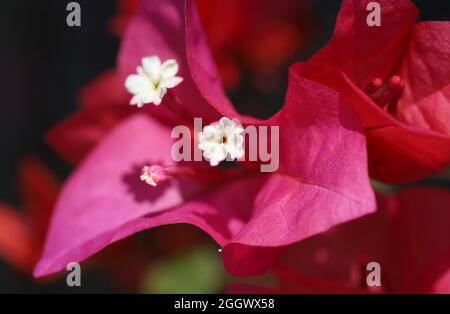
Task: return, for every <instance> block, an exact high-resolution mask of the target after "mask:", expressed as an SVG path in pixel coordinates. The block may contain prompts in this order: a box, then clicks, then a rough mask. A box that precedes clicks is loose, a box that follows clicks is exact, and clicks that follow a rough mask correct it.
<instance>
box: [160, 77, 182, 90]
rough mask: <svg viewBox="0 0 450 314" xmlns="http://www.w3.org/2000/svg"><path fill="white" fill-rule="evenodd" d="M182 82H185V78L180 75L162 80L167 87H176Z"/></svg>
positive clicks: (162, 84)
mask: <svg viewBox="0 0 450 314" xmlns="http://www.w3.org/2000/svg"><path fill="white" fill-rule="evenodd" d="M181 82H183V78H182V77H179V76H175V77H172V78H170V79H167V80H163V81H161V86H163V87H165V88H174V87H175V86H177V85H178V84H180V83H181Z"/></svg>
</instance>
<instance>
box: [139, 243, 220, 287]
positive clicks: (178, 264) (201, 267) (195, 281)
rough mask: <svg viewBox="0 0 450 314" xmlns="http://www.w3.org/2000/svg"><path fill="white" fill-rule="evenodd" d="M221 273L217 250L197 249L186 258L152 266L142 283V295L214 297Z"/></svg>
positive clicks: (164, 261)
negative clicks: (204, 294) (210, 295)
mask: <svg viewBox="0 0 450 314" xmlns="http://www.w3.org/2000/svg"><path fill="white" fill-rule="evenodd" d="M224 281H225V272H224V270H223V268H222V263H221V260H220V255H219V253H218V251H217V248H212V247H199V248H197V249H195V250H194V251H191V252H190V253H189V254H186V255H182V256H177V257H175V258H174V257H172V258H170V259H165V260H161V261H158V262H157V263H155V264H152V265H151V267H150V268H149V270H148V271H147V273H146V275H145V277H144V281H143V289H142V292H144V293H179V294H189V293H217V292H220V290H221V289H223V286H224Z"/></svg>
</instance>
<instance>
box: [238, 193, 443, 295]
mask: <svg viewBox="0 0 450 314" xmlns="http://www.w3.org/2000/svg"><path fill="white" fill-rule="evenodd" d="M377 201H378V205H379V206H378V207H379V209H378V211H377V213H375V214H372V215H368V216H365V217H363V218H361V219H358V220H355V221H352V222H349V223H346V224H343V225H340V226H338V227H336V228H334V229H332V230H330V231H329V232H327V233H324V234H322V235H318V236H315V237H313V238H310V239H308V240H305V241H303V242H301V243H298V244H296V245H292V246H289V247H287V248H286V249H285V250H284V251H283V253H282V254H281V255H280V256H279V259H278V261H277V266H276V267H275V270H276V274H277V277H278V279H279V281H280V285H279V287H278V288H277V289H278V290H275V291H278V292H284V293H448V292H449V291H450V290H449V287H450V284H449V280H450V211H448V204H449V202H450V192H449V191H447V190H445V189H434V188H425V187H418V188H411V189H407V190H404V191H401V192H399V193H398V194H397V195H391V196H381V195H379V196H378V198H377ZM369 262H377V263H379V264H380V267H381V268H380V269H381V273H380V274H381V287H368V286H367V283H366V277H367V275H368V274H369V273H370V271H367V270H366V266H367V264H368V263H369ZM261 289H262V288H258V290H256V291H260V290H261ZM230 292H246V293H251V292H253V288H252V287H246V286H234V287H233V288H232V289H231V291H230ZM272 292H274V291H272Z"/></svg>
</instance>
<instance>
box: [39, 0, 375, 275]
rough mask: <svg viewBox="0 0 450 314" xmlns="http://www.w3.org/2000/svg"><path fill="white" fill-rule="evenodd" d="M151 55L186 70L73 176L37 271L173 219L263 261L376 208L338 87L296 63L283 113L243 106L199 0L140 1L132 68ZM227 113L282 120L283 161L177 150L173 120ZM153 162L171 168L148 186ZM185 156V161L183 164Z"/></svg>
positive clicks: (127, 45)
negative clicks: (233, 159)
mask: <svg viewBox="0 0 450 314" xmlns="http://www.w3.org/2000/svg"><path fill="white" fill-rule="evenodd" d="M151 55H157V56H159V57H160V58H161V60H168V59H175V60H176V61H177V63H178V64H179V72H178V73H177V76H181V77H182V78H183V82H182V83H181V84H179V85H178V86H176V87H175V88H171V89H170V90H169V91H168V92H167V95H165V96H164V100H163V101H162V103H161V104H160V105H159V106H152V105H146V107H145V108H147V107H148V108H150V109H145V108H143V109H142V110H141V111H140V112H138V113H136V114H134V115H132V116H130V117H128V118H127V119H126V120H124V121H123V122H121V123H120V124H119V125H118V126H116V127H115V128H114V129H113V130H112V131H111V132H109V133H108V135H107V136H106V137H105V138H104V139H103V140H102V141H101V143H100V144H99V145H97V146H96V147H95V148H94V149H93V150H92V152H91V153H89V155H88V156H87V157H86V159H85V160H84V161H83V163H82V164H81V165H80V166H79V167H78V169H77V170H76V171H75V173H74V174H73V175H72V176H71V177H70V178H69V180H68V181H67V182H66V184H65V186H64V188H63V191H62V193H61V195H60V197H59V200H58V202H57V205H56V208H55V213H54V216H53V219H52V223H51V226H50V229H49V233H48V237H47V241H46V246H45V250H44V254H43V256H42V258H41V260H40V262H39V263H38V265H37V266H36V269H35V275H36V276H43V275H47V274H50V273H53V272H56V271H59V270H61V269H64V268H65V266H66V264H67V263H68V262H71V261H80V260H83V259H85V258H86V257H88V256H90V255H92V254H94V253H96V252H97V251H99V250H101V249H102V248H104V247H105V246H107V245H109V244H110V243H112V242H115V241H117V240H120V239H122V238H125V237H127V236H129V235H131V234H134V233H136V232H138V231H140V230H143V229H147V228H151V227H156V226H160V225H167V224H175V223H190V224H193V225H196V226H198V227H199V228H201V229H202V230H204V231H206V232H207V233H208V234H209V235H210V236H211V237H212V238H213V239H214V240H216V242H217V243H218V244H219V245H220V246H221V247H222V248H223V250H222V252H223V258H224V262H225V264H226V267H227V268H228V269H229V270H231V271H233V270H236V271H234V272H235V273H238V274H249V273H259V272H262V271H264V270H265V269H266V268H267V267H268V266H270V265H269V263H268V262H269V260H264V259H259V260H249V259H247V258H246V257H247V256H248V254H253V255H257V254H258V252H259V250H258V249H256V248H257V247H279V246H283V245H287V244H290V243H293V242H296V241H299V240H302V239H305V238H307V237H310V236H312V235H314V234H317V233H320V232H323V231H325V230H327V229H329V228H330V227H332V226H334V225H336V224H339V223H342V222H346V221H348V220H351V219H355V218H357V217H360V216H362V215H365V214H367V213H369V212H371V211H373V210H374V207H375V205H374V197H373V193H372V190H371V188H370V184H369V181H368V174H367V168H366V162H367V160H366V152H365V140H364V135H363V134H362V131H361V129H360V126H359V123H358V120H357V119H356V117H355V116H354V114H353V113H352V112H351V110H350V108H349V105H348V104H346V103H345V102H343V100H342V99H341V98H340V97H339V96H338V94H337V93H336V92H334V91H333V90H331V89H329V88H327V87H324V86H322V85H319V84H316V83H314V82H311V81H307V80H304V79H302V78H300V77H299V76H298V75H296V74H295V73H291V74H290V76H289V87H288V90H287V93H286V98H285V104H284V106H283V108H282V110H281V111H280V112H279V113H278V114H277V115H275V116H274V117H272V118H271V119H269V120H265V121H261V120H258V119H255V118H251V117H243V116H240V115H239V114H238V113H237V112H236V110H235V109H234V107H233V105H232V103H231V101H230V100H229V99H228V98H227V96H226V95H225V92H224V89H223V86H222V85H221V81H220V79H219V76H218V74H217V69H216V65H215V63H214V62H213V59H212V57H211V53H210V51H209V47H208V46H207V41H206V38H205V37H204V34H203V31H202V28H201V26H200V23H199V16H198V15H197V11H196V7H195V4H194V2H193V1H190V0H187V1H178V0H177V1H175V0H174V1H163V2H162V1H156V0H147V1H142V3H141V6H140V10H139V12H138V13H137V14H136V16H135V17H134V19H133V21H132V23H131V25H130V27H129V29H128V31H127V34H126V35H125V37H124V40H123V42H122V47H121V53H120V56H119V64H120V68H121V71H122V74H123V76H124V77H126V76H128V75H129V74H132V73H135V71H136V66H138V65H139V64H140V63H141V60H142V58H144V57H147V56H151ZM223 116H226V117H229V118H237V119H239V120H240V121H241V122H242V123H243V124H244V125H255V126H261V125H264V126H279V127H280V143H279V144H280V167H279V170H278V171H277V172H275V173H272V174H267V173H266V174H264V173H258V172H253V171H250V170H248V169H247V168H243V167H235V168H225V167H214V168H213V167H210V166H209V164H205V163H200V162H188V161H186V162H183V163H182V164H177V163H175V162H174V161H173V159H172V157H171V148H172V145H173V143H174V140H173V139H172V138H171V130H172V128H173V126H175V125H176V124H183V125H187V126H191V124H192V123H193V118H194V117H201V118H202V119H203V123H204V125H205V124H206V123H212V122H215V121H218V120H219V119H220V118H222V117H223ZM145 165H162V166H164V168H161V169H162V170H164V169H170V176H167V177H165V182H163V183H161V184H160V185H158V186H156V187H155V188H152V187H149V186H148V185H146V184H144V183H143V182H141V181H140V180H139V176H140V171H141V169H142V167H143V166H145ZM177 167H183V169H184V170H183V171H181V170H180V172H179V175H177V174H176V172H177V170H176V169H177ZM180 169H181V168H180ZM186 169H187V171H186ZM183 173H189V174H190V175H189V176H187V177H186V176H183ZM238 265H239V266H240V267H237V266H238Z"/></svg>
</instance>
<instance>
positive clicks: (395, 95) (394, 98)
mask: <svg viewBox="0 0 450 314" xmlns="http://www.w3.org/2000/svg"><path fill="white" fill-rule="evenodd" d="M404 89H405V82H404V81H403V79H402V78H401V77H400V76H398V75H394V76H392V77H391V78H390V79H389V80H388V81H387V82H383V80H382V79H381V78H376V79H374V80H373V81H372V82H371V83H370V84H369V85H368V86H367V87H366V88H365V89H364V92H365V93H366V94H367V95H368V96H369V97H370V98H372V99H373V100H374V101H375V103H376V104H378V105H379V106H380V107H381V108H383V109H384V110H387V111H390V112H393V111H394V110H395V107H396V105H397V103H398V101H399V99H400V97H401V96H402V94H403V91H404Z"/></svg>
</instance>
